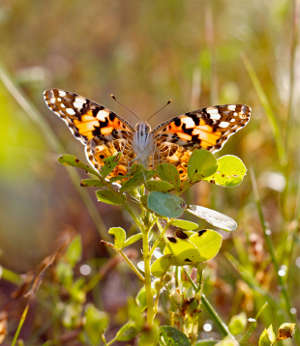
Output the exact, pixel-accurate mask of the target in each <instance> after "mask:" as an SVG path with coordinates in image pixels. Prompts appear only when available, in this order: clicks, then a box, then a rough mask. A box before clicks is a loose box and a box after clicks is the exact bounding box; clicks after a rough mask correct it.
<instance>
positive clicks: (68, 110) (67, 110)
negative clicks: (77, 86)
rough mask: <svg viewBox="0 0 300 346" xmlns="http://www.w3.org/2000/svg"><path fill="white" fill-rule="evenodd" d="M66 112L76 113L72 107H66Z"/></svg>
mask: <svg viewBox="0 0 300 346" xmlns="http://www.w3.org/2000/svg"><path fill="white" fill-rule="evenodd" d="M66 112H67V113H68V114H70V115H74V114H76V112H75V111H74V109H72V108H67V109H66Z"/></svg>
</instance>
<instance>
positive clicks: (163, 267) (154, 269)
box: [151, 255, 172, 277]
mask: <svg viewBox="0 0 300 346" xmlns="http://www.w3.org/2000/svg"><path fill="white" fill-rule="evenodd" d="M171 257H172V255H164V256H161V257H159V258H158V259H157V260H155V261H154V262H153V263H152V265H151V273H152V275H154V276H157V277H161V276H163V275H164V274H165V273H166V272H167V270H168V269H169V267H170V264H171Z"/></svg>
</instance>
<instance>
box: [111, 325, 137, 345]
mask: <svg viewBox="0 0 300 346" xmlns="http://www.w3.org/2000/svg"><path fill="white" fill-rule="evenodd" d="M138 332H139V330H138V328H137V327H136V325H135V323H134V322H133V321H128V322H127V323H125V324H124V325H123V326H122V327H121V328H120V329H119V330H118V331H117V334H116V336H115V338H116V340H118V341H129V340H132V339H133V338H135V337H136V335H137V334H138Z"/></svg>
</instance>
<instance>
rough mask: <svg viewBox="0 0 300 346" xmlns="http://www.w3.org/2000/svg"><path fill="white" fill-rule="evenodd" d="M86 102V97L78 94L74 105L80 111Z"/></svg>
mask: <svg viewBox="0 0 300 346" xmlns="http://www.w3.org/2000/svg"><path fill="white" fill-rule="evenodd" d="M85 103H86V99H85V98H83V97H81V96H76V98H75V101H74V103H73V106H74V107H75V108H77V109H78V110H79V111H80V110H81V109H82V106H83V105H84V104H85Z"/></svg>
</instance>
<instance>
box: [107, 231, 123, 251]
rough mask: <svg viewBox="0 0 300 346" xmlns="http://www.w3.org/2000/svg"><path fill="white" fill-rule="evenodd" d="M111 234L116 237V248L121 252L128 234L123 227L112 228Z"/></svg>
mask: <svg viewBox="0 0 300 346" xmlns="http://www.w3.org/2000/svg"><path fill="white" fill-rule="evenodd" d="M108 233H109V234H113V235H114V246H115V248H116V249H118V250H121V249H123V247H124V243H125V240H126V232H125V230H124V229H123V228H122V227H111V228H110V229H109V231H108Z"/></svg>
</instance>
